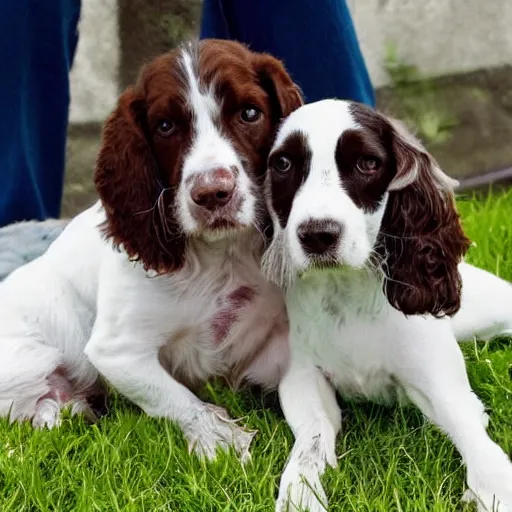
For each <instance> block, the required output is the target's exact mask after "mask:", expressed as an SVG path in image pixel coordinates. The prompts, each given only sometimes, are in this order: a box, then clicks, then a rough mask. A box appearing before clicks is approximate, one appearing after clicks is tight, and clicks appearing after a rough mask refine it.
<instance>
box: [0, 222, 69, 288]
mask: <svg viewBox="0 0 512 512" xmlns="http://www.w3.org/2000/svg"><path fill="white" fill-rule="evenodd" d="M68 222H69V221H68V220H54V219H51V220H46V221H43V222H39V221H27V222H17V223H15V224H11V225H9V226H5V227H3V228H0V281H2V280H4V279H5V278H6V277H7V276H8V275H9V274H10V273H11V272H12V271H14V270H16V269H17V268H18V267H21V266H22V265H24V264H25V263H28V262H29V261H32V260H34V259H36V258H37V257H39V256H41V255H42V254H44V253H45V252H46V250H47V249H48V247H49V246H50V245H51V244H52V242H53V241H54V240H55V239H56V238H57V237H58V236H59V235H60V234H61V233H62V230H63V229H64V228H65V227H66V225H67V224H68Z"/></svg>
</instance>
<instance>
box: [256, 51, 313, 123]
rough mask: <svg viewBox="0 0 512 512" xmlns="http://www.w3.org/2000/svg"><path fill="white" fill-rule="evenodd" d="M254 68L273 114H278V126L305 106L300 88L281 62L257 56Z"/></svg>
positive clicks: (263, 55)
mask: <svg viewBox="0 0 512 512" xmlns="http://www.w3.org/2000/svg"><path fill="white" fill-rule="evenodd" d="M254 67H255V69H256V73H257V75H258V78H259V81H260V84H261V86H262V87H263V89H265V91H266V92H267V93H268V95H269V98H270V103H271V107H272V112H275V113H276V118H275V119H274V122H275V123H276V124H277V122H279V121H280V120H281V119H284V118H285V117H288V116H289V115H290V114H291V113H292V112H293V111H294V110H296V109H298V108H299V107H300V106H301V105H303V104H304V100H303V98H302V92H301V90H300V88H299V86H298V85H297V84H295V83H294V82H293V81H292V79H291V77H290V75H289V74H288V72H287V71H286V69H285V68H284V66H283V64H282V63H281V61H279V60H278V59H276V58H274V57H272V56H271V55H267V54H256V55H255V56H254Z"/></svg>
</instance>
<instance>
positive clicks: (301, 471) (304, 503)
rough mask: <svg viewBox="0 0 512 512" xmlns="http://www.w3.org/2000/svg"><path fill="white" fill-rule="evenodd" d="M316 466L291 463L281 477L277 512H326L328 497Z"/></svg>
mask: <svg viewBox="0 0 512 512" xmlns="http://www.w3.org/2000/svg"><path fill="white" fill-rule="evenodd" d="M318 469H319V468H318V467H316V466H311V465H309V466H300V465H299V464H297V463H295V462H290V463H289V464H288V465H287V466H286V469H285V471H284V473H283V476H282V477H281V482H280V484H279V496H278V498H277V503H276V512H299V511H300V512H306V511H309V512H325V511H326V510H327V496H326V495H325V492H324V489H323V487H322V484H321V483H320V473H319V471H318Z"/></svg>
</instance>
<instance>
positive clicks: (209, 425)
mask: <svg viewBox="0 0 512 512" xmlns="http://www.w3.org/2000/svg"><path fill="white" fill-rule="evenodd" d="M255 434H256V432H255V431H249V430H246V429H244V428H242V427H240V426H238V425H237V424H236V420H233V419H231V418H230V417H229V415H228V413H227V412H226V410H225V409H223V408H222V407H217V406H216V405H212V404H204V408H202V410H201V413H200V414H199V415H198V417H197V420H196V421H194V422H193V423H191V424H190V426H189V427H188V428H187V429H186V431H185V437H186V438H187V440H188V446H189V452H194V453H196V454H197V455H198V456H199V457H203V458H207V459H209V460H213V459H214V458H215V456H216V453H217V448H221V449H223V450H228V449H229V447H230V446H232V447H233V448H234V449H235V451H236V452H237V454H238V455H239V456H240V459H241V461H242V462H244V463H245V462H247V461H248V460H249V459H250V452H249V447H250V445H251V441H252V438H253V437H254V435H255Z"/></svg>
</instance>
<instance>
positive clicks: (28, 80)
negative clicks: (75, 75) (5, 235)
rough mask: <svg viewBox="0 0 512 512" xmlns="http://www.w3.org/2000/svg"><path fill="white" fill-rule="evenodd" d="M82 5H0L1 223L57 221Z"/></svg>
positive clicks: (54, 0)
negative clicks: (70, 88)
mask: <svg viewBox="0 0 512 512" xmlns="http://www.w3.org/2000/svg"><path fill="white" fill-rule="evenodd" d="M79 16H80V0H1V1H0V62H1V63H2V67H3V70H2V73H1V74H2V78H1V81H0V112H1V116H2V121H1V123H0V226H2V225H5V224H8V223H10V222H14V221H20V220H28V219H45V218H48V217H58V215H59V212H60V202H61V196H62V186H63V179H64V162H65V149H66V131H67V121H68V108H69V70H70V68H71V63H72V61H73V56H74V53H75V48H76V45H77V41H78V33H77V23H78V19H79Z"/></svg>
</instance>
